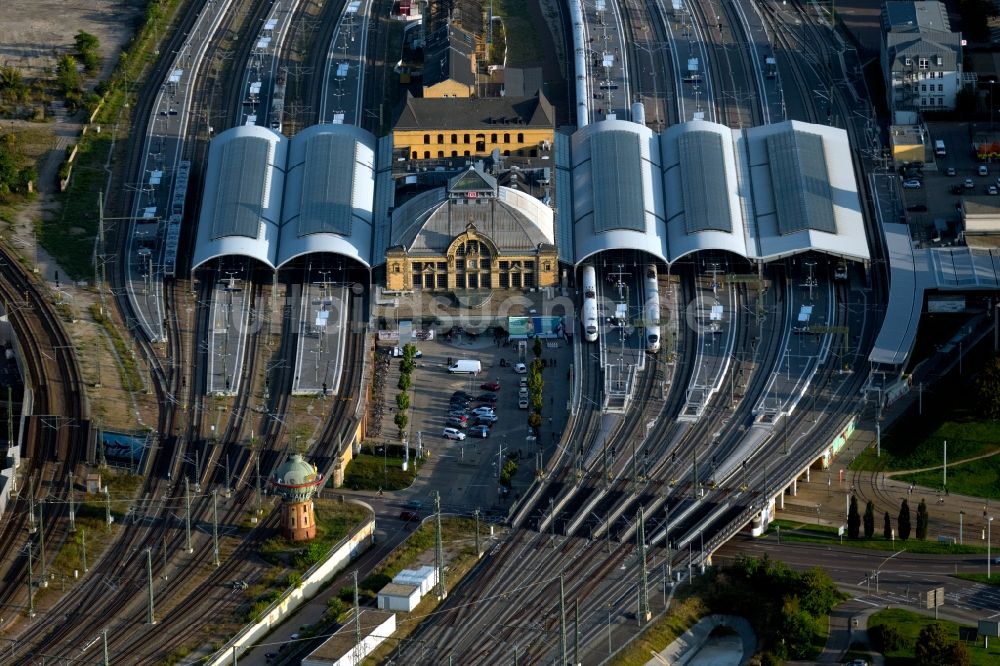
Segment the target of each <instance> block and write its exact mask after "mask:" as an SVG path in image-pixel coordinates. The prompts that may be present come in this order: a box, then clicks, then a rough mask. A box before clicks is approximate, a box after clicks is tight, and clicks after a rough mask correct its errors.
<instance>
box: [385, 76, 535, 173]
mask: <svg viewBox="0 0 1000 666" xmlns="http://www.w3.org/2000/svg"><path fill="white" fill-rule="evenodd" d="M554 135H555V111H554V109H553V108H552V104H551V103H550V102H549V101H548V99H546V97H545V95H544V93H542V92H541V91H538V92H537V93H536V94H535V95H533V96H531V97H492V98H478V97H477V98H470V99H452V98H448V99H444V98H426V97H413V96H412V95H409V94H408V95H407V98H406V106H405V107H404V108H403V110H402V112H401V113H400V116H399V119H398V120H397V121H396V125H395V127H394V128H393V132H392V141H393V154H394V155H395V156H396V157H397V158H401V159H408V160H444V159H450V158H462V157H469V158H472V157H480V158H484V157H489V156H490V155H491V154H492V152H493V151H494V150H497V151H499V154H500V155H503V156H512V155H513V156H521V157H538V156H539V155H541V154H542V153H543V152H545V151H547V150H549V148H550V147H551V145H552V141H553V138H554Z"/></svg>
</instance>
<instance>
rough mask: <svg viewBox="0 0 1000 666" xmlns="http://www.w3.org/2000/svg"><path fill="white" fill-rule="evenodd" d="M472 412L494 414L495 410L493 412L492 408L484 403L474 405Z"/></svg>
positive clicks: (478, 414)
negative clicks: (478, 405) (482, 404)
mask: <svg viewBox="0 0 1000 666" xmlns="http://www.w3.org/2000/svg"><path fill="white" fill-rule="evenodd" d="M472 413H473V415H475V416H496V412H494V410H493V408H492V407H486V406H485V405H484V406H482V407H476V408H475V409H473V410H472Z"/></svg>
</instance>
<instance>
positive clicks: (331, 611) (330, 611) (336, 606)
mask: <svg viewBox="0 0 1000 666" xmlns="http://www.w3.org/2000/svg"><path fill="white" fill-rule="evenodd" d="M352 595H353V592H352ZM352 601H353V599H352ZM350 607H351V606H350V604H346V603H344V602H343V601H342V600H341V599H340V597H330V598H329V599H327V600H326V615H327V617H328V618H329V619H331V620H332V621H334V622H340V618H341V617H342V616H343V615H344V613H346V612H347V610H348V609H349V608H350Z"/></svg>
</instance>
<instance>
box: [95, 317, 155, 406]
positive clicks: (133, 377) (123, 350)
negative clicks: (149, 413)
mask: <svg viewBox="0 0 1000 666" xmlns="http://www.w3.org/2000/svg"><path fill="white" fill-rule="evenodd" d="M90 316H91V317H93V318H94V321H95V322H97V324H98V325H99V326H100V327H101V328H103V329H104V331H105V332H106V333H107V334H108V337H109V338H110V339H111V343H112V344H113V345H114V347H115V354H116V355H117V356H118V361H119V363H117V364H115V365H116V367H117V368H118V374H119V377H120V379H121V382H122V389H124V390H125V391H129V392H130V393H131V392H135V391H141V390H143V388H144V387H143V383H142V377H140V376H139V367H138V366H137V365H136V363H135V358H134V357H133V356H132V350H131V349H129V346H128V345H127V344H126V343H125V338H123V337H122V335H121V332H120V331H119V330H118V329H117V328H116V327H115V326H114V324H113V323H112V322H111V320H110V319H108V318H107V317H106V316H104V315H103V314H101V306H100V305H98V304H97V303H94V304H93V305H91V306H90Z"/></svg>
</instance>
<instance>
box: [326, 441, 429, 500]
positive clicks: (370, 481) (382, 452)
mask: <svg viewBox="0 0 1000 666" xmlns="http://www.w3.org/2000/svg"><path fill="white" fill-rule="evenodd" d="M383 446H386V447H387V448H386V449H383ZM383 446H378V447H376V446H372V445H365V446H362V447H361V453H360V454H358V455H356V456H354V458H352V459H351V462H349V463H347V469H346V470H345V471H344V486H346V487H348V488H350V489H351V490H379V489H380V488H381V489H382V490H385V491H389V490H403V489H404V488H409V487H410V484H412V483H413V480H414V479H416V478H417V473H418V472H419V471H420V467H421V466H422V465H423V463H424V461H423V459H418V458H417V457H416V456H415V455H413V451H411V452H410V464H409V469H408V470H406V471H405V472H404V471H403V447H402V446H397V445H392V444H389V445H383Z"/></svg>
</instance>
